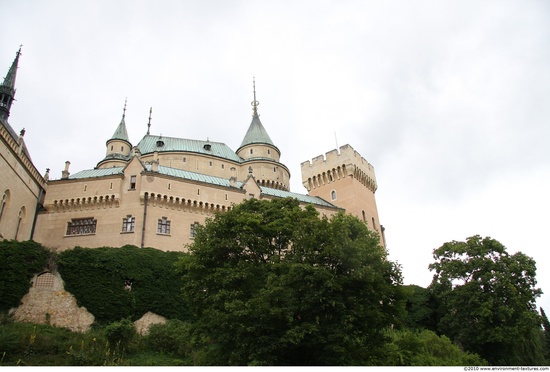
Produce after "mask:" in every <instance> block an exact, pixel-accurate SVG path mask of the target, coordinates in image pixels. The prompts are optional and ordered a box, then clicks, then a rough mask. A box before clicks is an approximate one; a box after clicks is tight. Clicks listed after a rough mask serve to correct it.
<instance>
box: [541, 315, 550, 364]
mask: <svg viewBox="0 0 550 372" xmlns="http://www.w3.org/2000/svg"><path fill="white" fill-rule="evenodd" d="M540 316H541V318H542V328H543V329H544V333H543V334H544V357H545V358H546V360H547V361H550V321H549V320H548V317H547V316H546V313H545V312H544V309H543V308H542V307H541V308H540Z"/></svg>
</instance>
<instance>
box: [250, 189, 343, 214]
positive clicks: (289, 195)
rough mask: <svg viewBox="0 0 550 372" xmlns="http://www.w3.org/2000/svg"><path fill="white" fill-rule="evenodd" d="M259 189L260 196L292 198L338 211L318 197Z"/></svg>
mask: <svg viewBox="0 0 550 372" xmlns="http://www.w3.org/2000/svg"><path fill="white" fill-rule="evenodd" d="M260 189H261V190H262V194H264V195H269V196H274V197H277V198H294V199H298V201H300V202H303V203H307V204H316V205H320V206H323V207H329V208H336V209H338V207H336V206H335V205H334V204H331V203H329V202H327V201H326V200H324V199H321V198H319V197H318V196H310V195H304V194H298V193H295V192H290V191H283V190H277V189H271V188H269V187H263V186H260Z"/></svg>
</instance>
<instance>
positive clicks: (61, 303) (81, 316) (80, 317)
mask: <svg viewBox="0 0 550 372" xmlns="http://www.w3.org/2000/svg"><path fill="white" fill-rule="evenodd" d="M21 302H22V304H21V305H20V306H19V307H18V308H16V309H12V314H13V317H14V319H15V320H16V321H20V322H32V323H38V324H51V325H52V326H56V327H63V328H68V329H70V330H71V331H73V332H86V331H88V330H89V329H90V327H91V325H92V323H93V322H94V316H93V315H92V314H90V313H89V312H88V311H87V310H86V308H84V307H79V306H78V305H77V303H76V299H75V298H74V296H73V295H72V294H70V293H69V292H67V291H65V289H64V286H63V280H62V279H61V276H60V275H59V273H50V272H44V273H41V274H38V275H35V276H34V277H33V279H32V287H31V288H30V289H29V293H27V294H26V295H25V296H23V298H22V299H21Z"/></svg>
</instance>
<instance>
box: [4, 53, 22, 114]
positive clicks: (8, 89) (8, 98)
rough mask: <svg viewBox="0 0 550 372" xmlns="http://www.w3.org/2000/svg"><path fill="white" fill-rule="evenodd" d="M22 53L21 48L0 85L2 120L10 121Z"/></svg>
mask: <svg viewBox="0 0 550 372" xmlns="http://www.w3.org/2000/svg"><path fill="white" fill-rule="evenodd" d="M20 55H21V48H19V50H18V51H17V53H16V55H15V59H14V60H13V63H12V64H11V67H10V69H9V71H8V74H7V75H6V77H5V78H4V82H3V83H2V85H0V120H2V121H3V122H5V123H7V121H8V116H10V109H11V105H12V103H13V101H14V99H15V77H16V75H17V66H18V64H19V56H20Z"/></svg>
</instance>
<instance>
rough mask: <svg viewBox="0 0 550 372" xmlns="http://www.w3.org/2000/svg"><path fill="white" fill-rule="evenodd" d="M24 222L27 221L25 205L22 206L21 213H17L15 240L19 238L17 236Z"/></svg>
mask: <svg viewBox="0 0 550 372" xmlns="http://www.w3.org/2000/svg"><path fill="white" fill-rule="evenodd" d="M23 222H25V207H21V209H20V210H19V214H18V215H17V226H16V227H15V240H17V236H18V235H19V229H20V227H21V224H22V223H23Z"/></svg>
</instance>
